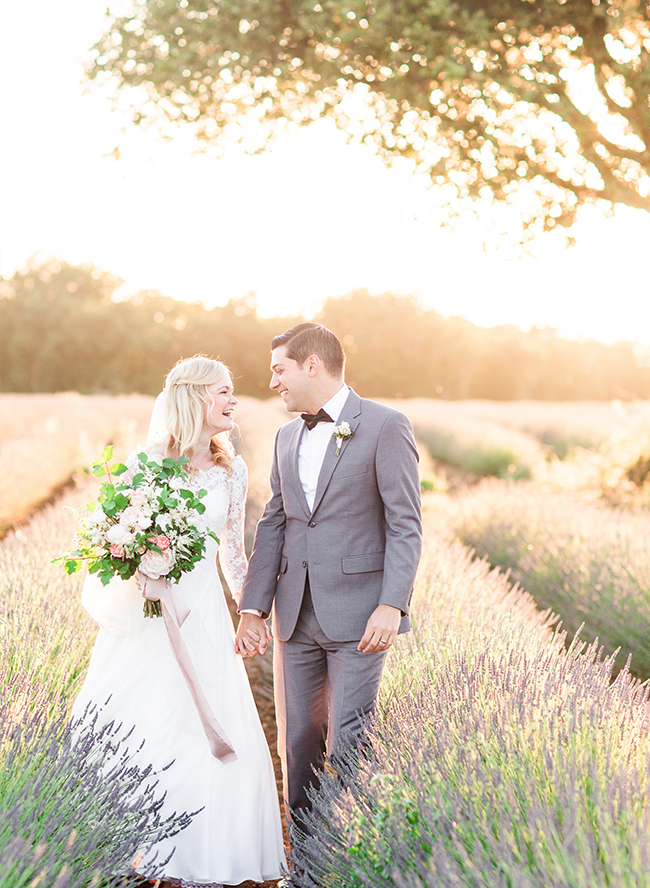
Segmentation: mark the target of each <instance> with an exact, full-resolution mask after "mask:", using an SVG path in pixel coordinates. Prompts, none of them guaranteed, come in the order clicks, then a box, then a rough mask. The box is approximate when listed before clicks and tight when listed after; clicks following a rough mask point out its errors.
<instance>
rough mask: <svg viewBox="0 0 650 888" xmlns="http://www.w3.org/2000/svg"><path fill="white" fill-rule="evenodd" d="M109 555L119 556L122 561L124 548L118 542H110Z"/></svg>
mask: <svg viewBox="0 0 650 888" xmlns="http://www.w3.org/2000/svg"><path fill="white" fill-rule="evenodd" d="M110 553H111V555H114V556H115V558H121V559H122V561H124V549H123V548H122V546H120V545H119V544H118V543H112V544H111V547H110Z"/></svg>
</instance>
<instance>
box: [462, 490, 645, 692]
mask: <svg viewBox="0 0 650 888" xmlns="http://www.w3.org/2000/svg"><path fill="white" fill-rule="evenodd" d="M450 524H451V529H452V530H453V531H454V532H456V533H457V534H458V536H459V537H460V539H461V540H462V541H463V542H464V543H466V544H467V545H469V546H472V547H473V548H474V549H475V551H476V553H477V554H478V555H479V556H481V557H486V558H487V559H488V561H489V562H490V563H491V564H493V565H496V566H498V567H501V568H502V569H504V570H509V571H510V575H511V577H512V579H513V580H515V581H517V582H519V583H520V584H521V585H522V586H523V587H524V588H525V589H526V590H527V591H528V592H530V593H531V595H532V596H533V597H534V599H535V601H536V602H537V603H538V605H539V606H540V607H542V608H552V609H553V610H554V611H556V612H557V613H558V614H559V615H560V617H561V619H562V623H563V626H564V627H565V628H566V629H567V630H568V632H569V634H570V635H573V634H574V633H575V632H576V630H577V629H578V628H579V627H580V626H581V625H583V624H584V630H583V637H584V638H587V639H589V640H593V639H595V638H598V639H599V642H600V643H601V644H602V645H603V646H604V648H605V651H606V652H607V653H613V652H614V651H616V650H619V653H618V654H617V664H618V665H619V666H622V665H623V663H625V661H626V660H627V658H628V657H629V656H631V665H632V670H633V671H634V672H635V673H636V674H637V675H640V676H642V677H644V678H646V677H648V676H650V514H648V513H647V512H644V511H625V510H616V509H611V508H609V507H607V506H605V505H602V504H598V503H591V502H585V501H584V500H581V499H578V498H576V497H574V496H571V495H569V494H559V493H555V492H550V491H543V490H539V489H536V488H535V487H533V486H532V485H502V484H497V483H494V484H484V485H482V486H481V488H480V489H478V490H476V491H475V492H473V493H471V494H468V495H466V496H464V497H461V498H460V499H459V500H458V501H457V504H456V506H455V509H454V511H453V512H452V517H451V519H450Z"/></svg>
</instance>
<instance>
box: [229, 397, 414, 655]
mask: <svg viewBox="0 0 650 888" xmlns="http://www.w3.org/2000/svg"><path fill="white" fill-rule="evenodd" d="M338 422H347V423H349V425H350V428H351V429H352V431H353V435H352V436H351V437H349V438H347V439H345V440H344V441H343V442H342V445H341V449H340V453H339V455H338V456H336V444H337V441H336V439H335V437H334V435H332V439H331V441H330V442H329V444H328V447H327V451H326V454H325V459H324V461H323V466H322V468H321V472H320V475H319V478H318V486H317V488H316V498H315V501H314V507H313V509H312V510H310V509H309V506H308V505H307V500H306V498H305V494H304V491H303V489H302V485H301V483H300V477H299V475H298V447H299V444H300V438H301V436H302V434H303V430H304V428H305V424H304V422H303V421H302V419H295V420H293V422H290V423H287V424H286V425H284V426H282V428H280V430H279V431H278V433H277V436H276V439H275V451H274V455H273V464H272V468H271V498H270V500H269V501H268V503H267V504H266V507H265V509H264V514H263V515H262V518H261V520H260V522H259V524H258V526H257V531H256V533H255V543H254V546H253V552H252V555H251V559H250V564H249V567H248V574H247V576H246V581H245V583H244V588H243V594H242V599H241V602H240V609H248V608H257V609H258V610H261V611H262V612H263V613H264V614H269V613H270V612H271V609H272V608H273V611H274V627H275V634H276V636H277V637H278V638H280V639H281V640H282V641H287V640H288V639H289V638H290V637H291V634H292V633H293V631H294V629H295V626H296V622H297V620H298V614H299V612H300V605H301V603H302V598H303V594H304V589H305V576H306V574H307V572H309V585H310V589H311V596H312V601H313V605H314V610H315V612H316V616H317V618H318V621H319V623H320V626H321V628H322V630H323V631H324V632H325V634H326V635H327V636H328V637H329V638H330V639H331V640H332V641H341V642H342V641H354V640H358V639H360V638H361V636H362V635H363V633H364V631H365V627H366V622H367V620H368V618H369V616H370V614H371V613H372V612H373V610H374V609H375V608H376V607H377V605H378V604H390V605H392V606H393V607H397V608H399V609H400V610H401V611H402V621H401V624H400V632H404V631H406V630H407V629H408V628H409V626H410V623H409V618H408V613H409V605H410V601H411V595H412V592H413V582H414V579H415V572H416V569H417V566H418V561H419V559H420V552H421V546H422V522H421V512H420V481H419V473H418V455H417V450H416V447H415V440H414V437H413V429H412V428H411V424H410V423H409V421H408V419H407V418H406V417H405V416H404V414H402V413H400V412H399V411H397V410H393V409H392V408H391V407H386V406H385V405H383V404H378V403H376V402H375V401H368V400H366V399H362V398H360V397H359V396H358V395H357V394H356V393H355V392H353V391H350V394H349V395H348V399H347V401H346V402H345V406H344V408H343V411H342V413H341V416H340V417H339V419H338Z"/></svg>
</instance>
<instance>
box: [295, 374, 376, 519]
mask: <svg viewBox="0 0 650 888" xmlns="http://www.w3.org/2000/svg"><path fill="white" fill-rule="evenodd" d="M342 422H347V423H348V425H349V426H350V429H351V430H352V432H355V431H356V428H357V426H358V425H359V423H360V422H361V398H360V397H359V395H357V393H356V392H355V391H353V390H352V389H350V394H349V395H348V399H347V401H346V402H345V405H344V407H343V410H342V411H341V415H340V416H339V418H338V419H337V421H336V425H339V424H340V423H342ZM353 437H354V435H352V436H351V437H350V438H345V439H344V440H343V441H342V442H341V450H340V452H339V455H338V456H337V455H336V444H337V439H336V438H335V437H334V435H332V437H331V439H330V442H329V444H328V445H327V450H326V451H325V459H324V460H323V465H322V467H321V470H320V475H319V476H318V484H317V485H316V496H315V498H314V508H313V509H312V515H313V514H314V512H315V511H316V509H317V508H318V506H319V504H320V501H321V500H322V498H323V495H324V493H325V491H326V490H327V488H328V485H329V483H330V480H331V478H332V475H333V474H334V470H335V469H336V467H337V465H338V464H339V461H340V460H342V459H343V458H344V456H345V451H346V449H347V448H348V446H349V445H350V441H351V438H353ZM297 465H298V463H297V461H296V466H297ZM299 483H300V482H299Z"/></svg>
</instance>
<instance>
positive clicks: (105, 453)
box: [102, 444, 113, 462]
mask: <svg viewBox="0 0 650 888" xmlns="http://www.w3.org/2000/svg"><path fill="white" fill-rule="evenodd" d="M102 459H103V460H105V461H106V462H108V461H109V459H113V445H112V444H109V445H108V447H104V449H103V450H102Z"/></svg>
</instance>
